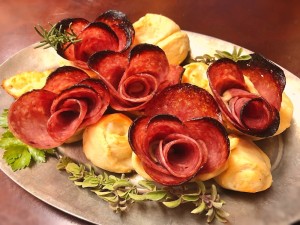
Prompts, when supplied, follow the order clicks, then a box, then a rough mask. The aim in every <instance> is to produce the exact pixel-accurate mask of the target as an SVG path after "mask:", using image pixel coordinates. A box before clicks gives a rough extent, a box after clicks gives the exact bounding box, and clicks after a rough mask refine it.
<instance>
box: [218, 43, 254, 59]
mask: <svg viewBox="0 0 300 225" xmlns="http://www.w3.org/2000/svg"><path fill="white" fill-rule="evenodd" d="M242 52H243V48H239V50H237V49H236V46H234V48H233V51H232V53H229V52H227V51H219V50H216V54H215V57H216V58H218V59H221V58H228V59H231V60H233V61H235V62H237V61H240V60H249V59H251V56H250V55H242Z"/></svg>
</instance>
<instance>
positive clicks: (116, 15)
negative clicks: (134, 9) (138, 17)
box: [56, 10, 134, 68]
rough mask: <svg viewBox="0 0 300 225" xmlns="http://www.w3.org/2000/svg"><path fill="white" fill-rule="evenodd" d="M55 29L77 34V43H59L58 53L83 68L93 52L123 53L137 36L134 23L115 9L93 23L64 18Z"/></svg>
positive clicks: (81, 19)
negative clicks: (135, 35) (110, 51)
mask: <svg viewBox="0 0 300 225" xmlns="http://www.w3.org/2000/svg"><path fill="white" fill-rule="evenodd" d="M56 28H57V29H59V30H60V32H62V33H64V32H67V33H69V34H70V33H74V34H75V35H76V36H77V39H78V41H77V42H76V43H73V44H72V43H65V44H63V45H58V46H57V52H58V54H59V55H61V56H62V57H64V58H66V59H68V60H70V61H73V62H74V63H75V64H76V65H78V66H80V67H83V68H86V62H87V60H88V59H89V57H90V56H91V55H92V54H94V53H96V52H98V51H105V50H112V51H117V52H124V51H126V50H127V49H129V47H130V46H131V44H132V42H133V39H134V29H133V26H132V24H131V22H130V21H129V20H128V18H127V17H126V15H125V14H124V13H122V12H119V11H116V10H109V11H106V12H105V13H103V14H102V15H100V16H99V17H98V18H97V19H96V20H95V21H94V22H92V23H90V22H89V21H87V20H86V19H83V18H69V19H64V20H62V21H60V22H58V23H57V25H56Z"/></svg>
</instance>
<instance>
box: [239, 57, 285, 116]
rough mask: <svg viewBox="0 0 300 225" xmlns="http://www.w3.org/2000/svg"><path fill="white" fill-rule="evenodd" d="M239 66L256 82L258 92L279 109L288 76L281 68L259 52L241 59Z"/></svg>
mask: <svg viewBox="0 0 300 225" xmlns="http://www.w3.org/2000/svg"><path fill="white" fill-rule="evenodd" d="M238 65H239V68H240V69H241V71H242V72H243V75H245V76H247V77H248V78H249V79H250V80H251V82H252V83H253V84H254V86H255V88H256V90H257V91H258V93H259V94H260V95H261V96H262V97H263V98H264V99H266V100H267V101H268V102H269V103H270V104H271V105H273V106H274V107H275V108H276V109H277V110H280V105H281V100H282V93H283V90H284V88H285V84H286V78H285V75H284V72H283V70H282V69H281V68H279V67H278V66H277V65H275V64H274V63H273V62H271V61H269V60H268V59H265V58H264V57H263V56H261V55H259V54H252V55H251V59H250V60H248V61H239V62H238Z"/></svg>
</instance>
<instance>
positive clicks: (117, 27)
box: [95, 10, 135, 52]
mask: <svg viewBox="0 0 300 225" xmlns="http://www.w3.org/2000/svg"><path fill="white" fill-rule="evenodd" d="M95 22H102V23H105V24H107V25H109V26H110V27H111V29H112V30H113V31H114V32H115V33H116V35H117V36H118V39H119V48H118V51H119V52H123V51H125V50H127V49H128V48H129V47H130V46H131V44H132V42H133V39H134V33H135V32H134V28H133V26H132V23H131V22H130V21H129V20H128V18H127V16H126V15H125V14H124V13H123V12H120V11H117V10H108V11H106V12H104V13H103V14H101V15H100V16H99V17H97V18H96V20H95Z"/></svg>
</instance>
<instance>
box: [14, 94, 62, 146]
mask: <svg viewBox="0 0 300 225" xmlns="http://www.w3.org/2000/svg"><path fill="white" fill-rule="evenodd" d="M55 97H56V94H54V93H52V92H49V91H46V90H33V91H31V92H27V93H25V94H24V95H22V96H21V97H19V98H18V99H17V100H16V101H15V102H14V103H13V104H12V105H11V107H10V108H9V111H8V126H9V130H10V131H11V132H12V133H13V134H14V136H15V137H17V138H18V139H20V140H21V141H23V142H24V143H26V144H28V145H30V146H33V147H36V148H40V149H44V148H45V149H47V148H52V147H54V146H59V145H60V144H62V143H61V142H58V141H55V140H54V139H53V138H52V137H51V136H50V135H49V134H48V132H47V122H48V119H49V117H50V116H51V113H50V107H51V104H52V102H53V100H54V99H55Z"/></svg>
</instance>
